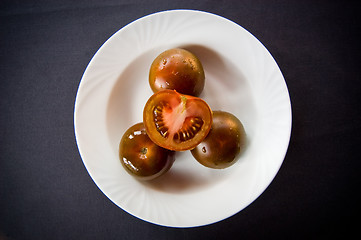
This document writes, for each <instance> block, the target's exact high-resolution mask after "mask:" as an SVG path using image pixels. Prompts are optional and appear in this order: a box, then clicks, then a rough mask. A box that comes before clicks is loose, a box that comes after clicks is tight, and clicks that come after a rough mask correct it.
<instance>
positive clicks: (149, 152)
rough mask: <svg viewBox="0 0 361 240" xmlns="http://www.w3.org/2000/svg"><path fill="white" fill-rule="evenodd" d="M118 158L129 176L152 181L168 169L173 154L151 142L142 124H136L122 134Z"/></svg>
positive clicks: (171, 162)
mask: <svg viewBox="0 0 361 240" xmlns="http://www.w3.org/2000/svg"><path fill="white" fill-rule="evenodd" d="M119 158H120V161H121V163H122V165H123V167H124V168H125V169H126V170H127V172H128V173H129V174H130V175H132V176H134V177H136V178H138V179H140V180H152V179H154V178H157V177H159V176H161V175H163V174H164V173H165V172H167V171H168V170H169V169H170V167H171V166H172V164H173V162H174V152H172V151H169V150H167V149H164V148H161V147H159V146H158V145H156V144H155V143H154V142H152V140H150V138H149V137H148V135H147V133H146V131H145V127H144V124H143V123H137V124H135V125H133V126H132V127H130V128H129V129H128V130H127V131H126V132H125V133H124V135H123V137H122V139H121V141H120V144H119Z"/></svg>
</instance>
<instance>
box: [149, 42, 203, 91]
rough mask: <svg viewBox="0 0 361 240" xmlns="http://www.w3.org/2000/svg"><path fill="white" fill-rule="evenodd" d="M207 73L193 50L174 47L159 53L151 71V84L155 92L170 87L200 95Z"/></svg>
mask: <svg viewBox="0 0 361 240" xmlns="http://www.w3.org/2000/svg"><path fill="white" fill-rule="evenodd" d="M204 83H205V75H204V70H203V66H202V64H201V62H200V61H199V59H198V58H197V57H196V56H195V55H194V54H193V53H191V52H189V51H187V50H185V49H181V48H173V49H169V50H166V51H164V52H162V53H161V54H159V55H158V56H157V57H156V58H155V59H154V61H153V63H152V65H151V67H150V71H149V84H150V87H151V88H152V90H153V92H154V93H156V92H158V91H161V90H165V89H169V90H176V91H177V92H179V93H182V94H186V95H191V96H199V95H200V94H201V92H202V91H203V88H204Z"/></svg>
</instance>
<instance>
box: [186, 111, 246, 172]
mask: <svg viewBox="0 0 361 240" xmlns="http://www.w3.org/2000/svg"><path fill="white" fill-rule="evenodd" d="M245 146H246V132H245V130H244V127H243V125H242V123H241V121H240V120H239V119H238V118H237V117H235V116H234V115H233V114H231V113H228V112H223V111H214V112H213V124H212V129H211V131H210V132H209V134H208V136H207V137H206V138H205V139H204V140H203V141H202V142H201V143H200V144H199V145H197V147H196V148H194V149H193V150H191V153H192V155H193V157H194V158H195V159H196V160H197V161H198V162H199V163H201V164H202V165H204V166H206V167H209V168H215V169H223V168H227V167H230V166H231V165H233V164H234V163H235V162H237V160H238V157H239V155H240V154H241V153H242V152H243V151H244V149H245Z"/></svg>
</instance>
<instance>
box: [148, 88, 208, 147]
mask: <svg viewBox="0 0 361 240" xmlns="http://www.w3.org/2000/svg"><path fill="white" fill-rule="evenodd" d="M143 122H144V124H145V129H146V130H147V133H148V136H149V137H150V139H152V141H153V142H155V143H156V144H158V145H159V146H161V147H163V148H166V149H170V150H174V151H184V150H190V149H192V148H194V147H195V146H197V145H198V144H199V143H200V142H201V141H202V140H203V139H204V138H205V137H206V136H207V134H208V132H209V130H210V129H211V125H212V111H211V109H210V107H209V106H208V104H207V103H206V102H205V101H203V100H202V99H200V98H198V97H193V96H189V95H183V94H180V93H178V92H176V91H174V90H163V91H159V92H157V93H155V94H153V95H152V96H151V97H150V98H149V100H148V101H147V103H146V105H145V107H144V112H143Z"/></svg>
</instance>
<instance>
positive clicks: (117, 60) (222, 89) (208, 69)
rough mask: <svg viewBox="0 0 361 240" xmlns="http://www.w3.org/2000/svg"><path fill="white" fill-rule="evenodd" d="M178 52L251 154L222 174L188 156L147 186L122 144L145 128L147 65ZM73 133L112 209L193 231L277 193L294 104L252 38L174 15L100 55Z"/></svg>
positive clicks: (85, 81)
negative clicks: (198, 69)
mask: <svg viewBox="0 0 361 240" xmlns="http://www.w3.org/2000/svg"><path fill="white" fill-rule="evenodd" d="M173 47H182V48H186V49H188V50H190V51H192V52H193V53H195V54H196V55H197V56H198V57H199V59H200V60H201V62H202V63H203V67H204V70H205V74H206V85H205V89H204V91H203V93H202V95H201V97H202V98H203V99H204V100H206V101H207V103H208V104H209V105H210V107H211V108H212V109H213V110H223V111H228V112H231V113H233V114H234V115H236V116H237V117H238V118H239V119H240V120H241V121H242V122H243V124H244V127H245V130H246V132H247V135H248V136H247V137H248V146H247V150H246V151H245V153H244V154H243V155H242V156H241V157H240V159H239V161H238V162H237V163H236V164H235V165H233V166H231V167H230V168H228V169H225V170H212V169H208V168H205V167H203V166H202V165H200V164H199V163H198V162H196V161H195V160H194V159H193V157H192V156H191V154H190V152H189V151H187V152H181V153H178V154H177V155H176V157H177V158H176V162H175V163H174V165H173V167H172V168H171V170H170V171H169V172H168V173H167V174H166V175H164V176H162V177H161V178H159V179H157V180H156V181H154V182H152V183H142V182H139V181H137V180H135V179H134V178H133V177H131V176H130V175H128V173H126V171H125V170H124V169H123V167H122V165H121V163H120V161H119V159H118V144H119V141H120V139H121V137H122V135H123V133H124V132H125V131H126V130H127V129H128V128H129V127H130V126H132V125H133V124H135V123H138V122H141V121H142V112H143V107H144V105H145V103H146V101H147V100H148V98H149V97H150V96H151V95H152V91H151V89H150V87H149V85H148V73H149V68H150V64H151V63H152V61H153V59H154V58H155V57H156V56H157V55H158V54H159V53H161V52H162V51H164V50H166V49H169V48H173ZM74 126H75V135H76V140H77V144H78V148H79V152H80V154H81V157H82V159H83V162H84V165H85V167H86V169H87V170H88V172H89V174H90V176H91V177H92V179H93V180H94V182H95V183H96V185H97V186H98V187H99V189H100V190H101V191H102V192H103V193H104V194H105V195H106V196H107V197H108V198H109V199H110V200H111V201H113V202H114V203H115V204H116V205H117V206H119V207H120V208H122V209H123V210H125V211H127V212H128V213H130V214H132V215H134V216H136V217H138V218H140V219H143V220H145V221H148V222H151V223H154V224H159V225H164V226H171V227H194V226H201V225H206V224H210V223H214V222H217V221H220V220H222V219H225V218H227V217H230V216H232V215H233V214H235V213H237V212H239V211H241V210H242V209H244V208H245V207H246V206H247V205H249V204H250V203H251V202H253V201H254V200H255V199H256V198H257V197H258V196H259V195H260V194H261V193H262V192H263V191H264V190H265V189H266V188H267V186H268V185H269V184H270V183H271V181H272V179H273V178H274V177H275V175H276V173H277V172H278V170H279V168H280V166H281V164H282V162H283V159H284V156H285V154H286V151H287V147H288V143H289V138H290V132H291V104H290V99H289V94H288V90H287V86H286V83H285V81H284V78H283V76H282V73H281V71H280V69H279V68H278V66H277V64H276V62H275V60H274V59H273V58H272V56H271V54H270V53H269V52H268V51H267V49H266V48H265V47H264V46H263V45H262V44H261V43H260V42H259V41H258V40H257V39H256V38H255V37H254V36H252V35H251V34H250V33H249V32H248V31H246V30H245V29H244V28H242V27H241V26H239V25H237V24H235V23H234V22H231V21H229V20H227V19H225V18H223V17H220V16H217V15H214V14H210V13H205V12H200V11H192V10H173V11H165V12H159V13H155V14H152V15H149V16H146V17H143V18H140V19H138V20H136V21H134V22H132V23H130V24H129V25H127V26H125V27H123V28H122V29H121V30H119V31H118V32H117V33H115V34H114V35H113V36H112V37H111V38H109V40H107V41H106V42H105V43H104V45H103V46H102V47H101V48H100V49H99V50H98V52H97V53H96V54H95V56H94V57H93V59H92V60H91V61H90V63H89V65H88V67H87V69H86V71H85V73H84V75H83V77H82V79H81V82H80V85H79V89H78V93H77V97H76V102H75V112H74Z"/></svg>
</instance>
